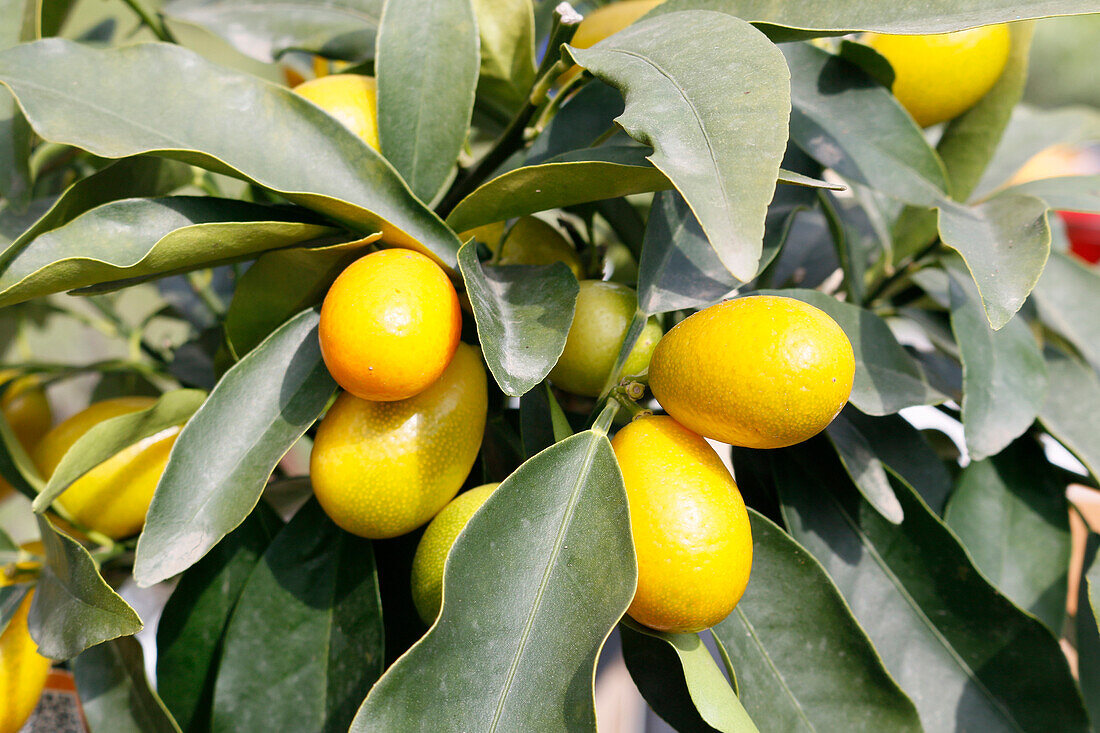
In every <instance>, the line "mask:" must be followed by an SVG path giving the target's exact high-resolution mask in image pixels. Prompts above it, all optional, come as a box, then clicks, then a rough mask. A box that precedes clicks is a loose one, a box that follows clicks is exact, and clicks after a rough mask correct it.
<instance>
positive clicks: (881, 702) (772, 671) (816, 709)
mask: <svg viewBox="0 0 1100 733" xmlns="http://www.w3.org/2000/svg"><path fill="white" fill-rule="evenodd" d="M749 519H750V521H751V522H752V542H753V560H752V562H753V571H752V576H751V577H750V578H749V585H748V587H747V588H746V589H745V595H744V596H743V597H742V598H741V602H740V603H738V605H737V607H736V608H734V609H733V613H731V614H730V615H729V616H728V617H727V618H726V620H725V621H723V622H721V623H720V624H718V625H717V626H715V627H714V632H715V634H717V636H718V638H719V639H720V640H721V641H722V643H723V644H724V645H725V647H726V649H727V650H728V651H729V653H730V657H731V659H733V660H734V664H735V665H736V667H737V681H738V686H739V688H740V695H741V701H742V702H743V703H744V705H745V708H746V709H747V710H748V711H749V713H750V714H751V715H752V716H753V718H754V719H755V720H757V721H759V722H760V724H761V726H762V727H763V729H764V730H776V731H827V730H846V731H868V732H871V731H899V732H900V731H914V732H916V731H920V730H921V726H920V720H919V719H918V717H917V711H916V708H914V707H913V703H912V702H910V700H909V699H908V698H907V697H906V696H905V693H904V692H902V690H901V688H899V687H898V685H897V683H896V682H895V681H894V680H893V679H892V678H891V677H890V674H889V673H888V672H887V671H886V669H885V667H884V666H883V664H882V660H881V659H880V658H879V655H878V652H877V651H875V648H874V646H872V644H871V640H870V639H868V638H867V634H866V633H865V632H864V631H863V629H862V628H860V626H859V623H857V621H856V620H855V619H854V618H853V617H852V612H851V610H850V609H849V608H848V606H847V604H846V603H845V602H844V599H843V598H842V597H841V595H840V593H839V592H838V591H837V589H836V586H834V585H833V583H832V581H831V580H830V579H829V576H828V575H826V574H825V569H824V568H823V567H822V566H821V565H820V564H819V563H818V562H817V561H816V560H815V559H814V557H813V556H812V555H811V554H810V553H809V552H807V551H806V550H805V549H804V548H802V547H801V546H799V544H798V543H797V542H795V541H794V540H793V539H791V537H790V536H789V535H787V534H786V533H785V532H784V531H783V530H781V529H780V528H779V527H777V526H776V525H775V524H773V523H772V522H770V521H769V520H767V519H765V518H764V517H763V516H761V515H760V514H758V513H757V512H755V511H753V510H752V509H750V510H749Z"/></svg>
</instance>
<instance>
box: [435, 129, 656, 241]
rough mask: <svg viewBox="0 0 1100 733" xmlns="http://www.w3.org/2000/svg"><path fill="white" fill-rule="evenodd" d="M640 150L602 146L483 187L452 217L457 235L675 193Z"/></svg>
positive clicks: (519, 171) (525, 169) (523, 169)
mask: <svg viewBox="0 0 1100 733" xmlns="http://www.w3.org/2000/svg"><path fill="white" fill-rule="evenodd" d="M646 153H647V150H646V149H645V148H642V147H640V146H637V145H603V146H600V147H598V148H585V149H582V150H575V151H572V152H568V153H563V154H562V155H558V156H555V157H553V158H550V159H548V160H546V161H545V162H542V163H538V164H536V165H528V166H523V167H521V168H516V169H514V170H511V171H508V172H507V173H504V174H502V175H500V176H497V177H496V178H493V179H492V180H490V181H488V182H486V183H483V184H482V185H481V186H479V187H478V188H477V189H475V190H474V191H473V193H471V194H470V195H469V196H467V197H466V198H464V199H462V201H460V202H459V203H458V205H457V206H456V207H455V208H454V210H453V211H452V212H451V213H450V215H449V216H448V217H447V223H448V224H450V225H451V227H453V228H454V230H455V231H456V232H464V231H467V230H469V229H473V228H474V227H478V226H481V225H482V224H490V223H492V222H496V221H504V220H506V219H512V218H515V217H519V216H526V215H527V214H533V213H535V212H538V211H546V210H547V209H555V208H559V207H563V206H572V205H573V204H582V203H586V202H589V201H600V200H602V199H607V198H617V197H619V196H627V195H630V194H633V193H645V192H647V191H661V190H664V189H666V188H670V187H671V185H672V184H670V183H669V182H668V179H667V178H665V176H664V174H663V173H661V171H659V170H657V169H656V168H654V167H653V166H652V165H650V164H649V162H648V161H647V160H646Z"/></svg>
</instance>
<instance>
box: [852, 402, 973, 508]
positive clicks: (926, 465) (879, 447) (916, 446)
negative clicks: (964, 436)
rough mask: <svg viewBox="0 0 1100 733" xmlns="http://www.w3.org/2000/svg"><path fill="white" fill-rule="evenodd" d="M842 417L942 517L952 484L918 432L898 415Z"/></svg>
mask: <svg viewBox="0 0 1100 733" xmlns="http://www.w3.org/2000/svg"><path fill="white" fill-rule="evenodd" d="M843 415H844V418H845V420H846V421H847V423H848V425H849V426H851V427H852V428H854V429H855V430H857V431H859V434H860V435H861V436H863V439H864V440H865V441H867V444H868V445H869V446H870V447H871V452H872V453H873V454H874V455H875V456H876V457H877V458H878V460H880V461H882V463H883V465H885V466H886V468H887V470H888V471H889V472H890V473H892V474H893V475H894V476H896V477H897V478H899V479H901V480H902V481H904V482H905V483H906V484H907V485H908V486H909V487H910V488H911V489H913V490H915V491H916V492H917V494H919V495H920V497H921V499H922V500H923V501H924V503H925V504H927V505H928V506H929V507H930V508H931V509H932V511H934V512H935V513H936V514H939V515H942V514H943V511H944V508H945V507H946V505H947V497H948V494H950V493H951V491H952V489H954V483H953V480H952V478H951V474H950V473H949V472H948V470H947V468H946V467H945V466H944V464H943V461H942V460H941V459H940V457H939V455H938V454H937V453H936V451H935V449H933V448H932V446H931V445H929V444H928V441H927V440H926V439H925V437H924V436H923V435H921V432H920V431H919V430H917V429H916V428H914V427H913V426H912V425H911V424H909V422H908V421H906V420H905V418H903V417H901V416H900V415H886V416H885V417H872V416H870V415H864V414H863V413H862V412H859V411H858V410H847V409H846V410H845V411H844V413H843ZM892 491H893V489H891V492H892ZM895 498H896V497H895Z"/></svg>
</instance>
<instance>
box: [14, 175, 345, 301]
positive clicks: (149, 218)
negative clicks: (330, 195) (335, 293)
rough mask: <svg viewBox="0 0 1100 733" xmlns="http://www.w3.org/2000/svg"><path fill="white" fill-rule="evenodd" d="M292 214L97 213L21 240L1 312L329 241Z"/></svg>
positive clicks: (112, 208)
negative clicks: (62, 294)
mask: <svg viewBox="0 0 1100 733" xmlns="http://www.w3.org/2000/svg"><path fill="white" fill-rule="evenodd" d="M339 233H340V230H339V229H336V228H333V227H330V226H325V225H323V224H317V223H308V222H304V221H301V220H299V217H298V216H296V212H295V211H294V209H279V208H275V207H271V206H259V205H257V204H250V203H245V202H243V201H234V200H232V199H217V198H211V197H207V196H202V197H192V196H173V197H169V198H162V199H127V200H124V201H115V202H112V203H107V204H104V205H102V206H99V207H97V208H95V209H92V210H90V211H87V212H85V213H83V214H81V215H80V216H78V217H76V218H75V219H73V220H72V221H70V222H69V223H67V224H65V225H63V226H61V227H59V228H57V229H53V230H51V231H48V232H43V233H42V234H40V235H39V236H38V237H36V238H34V239H26V238H20V243H19V246H18V247H13V250H14V251H13V252H12V254H11V255H10V256H9V257H5V258H4V267H3V271H2V272H0V305H8V304H10V303H17V302H20V301H23V300H28V299H30V298H35V297H39V296H42V295H47V294H49V293H57V292H61V291H63V290H73V289H75V288H84V287H88V286H92V285H97V284H99V283H104V282H110V281H114V280H123V279H136V278H146V277H150V276H156V275H163V274H165V273H169V272H178V271H182V270H190V269H195V268H198V267H204V266H209V265H211V264H218V263H222V262H229V261H232V260H241V259H245V258H247V257H248V256H250V255H255V254H256V253H257V252H262V251H265V250H269V249H279V248H281V247H287V246H291V245H294V244H300V243H302V242H306V241H310V240H315V239H320V238H321V237H331V236H333V235H337V234H339Z"/></svg>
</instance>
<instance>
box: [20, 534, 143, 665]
mask: <svg viewBox="0 0 1100 733" xmlns="http://www.w3.org/2000/svg"><path fill="white" fill-rule="evenodd" d="M36 519H37V520H38V529H39V532H40V533H41V535H42V544H43V545H45V547H46V565H45V567H43V569H42V574H41V575H40V576H39V578H38V583H37V584H36V585H35V593H34V600H33V601H31V610H30V615H29V616H28V617H27V626H28V627H29V628H30V632H31V637H32V638H33V639H34V641H35V643H36V644H38V653H39V654H41V655H42V656H44V657H50V658H51V659H70V658H72V657H75V656H76V655H77V654H80V653H81V652H82V651H84V650H85V649H87V648H89V647H93V646H95V645H96V644H102V643H103V642H105V641H110V640H111V639H117V638H118V637H120V636H130V635H131V634H136V633H137V632H139V631H141V626H142V623H141V619H140V618H138V615H137V614H136V613H135V612H134V609H132V608H130V606H129V605H128V604H127V603H126V601H124V600H122V598H121V597H120V596H119V595H118V593H115V592H114V590H112V589H111V586H109V585H107V583H106V582H105V581H104V580H103V578H102V576H100V574H99V570H98V569H96V564H95V561H94V560H93V559H92V556H91V555H90V554H88V551H87V550H85V549H84V548H83V547H81V545H80V544H79V543H78V542H77V541H76V540H74V539H73V538H71V537H69V536H68V535H67V534H65V533H63V532H59V531H58V530H56V529H54V526H53V525H52V524H51V523H50V522H48V521H47V520H45V519H43V518H42V517H41V516H38V515H36Z"/></svg>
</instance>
